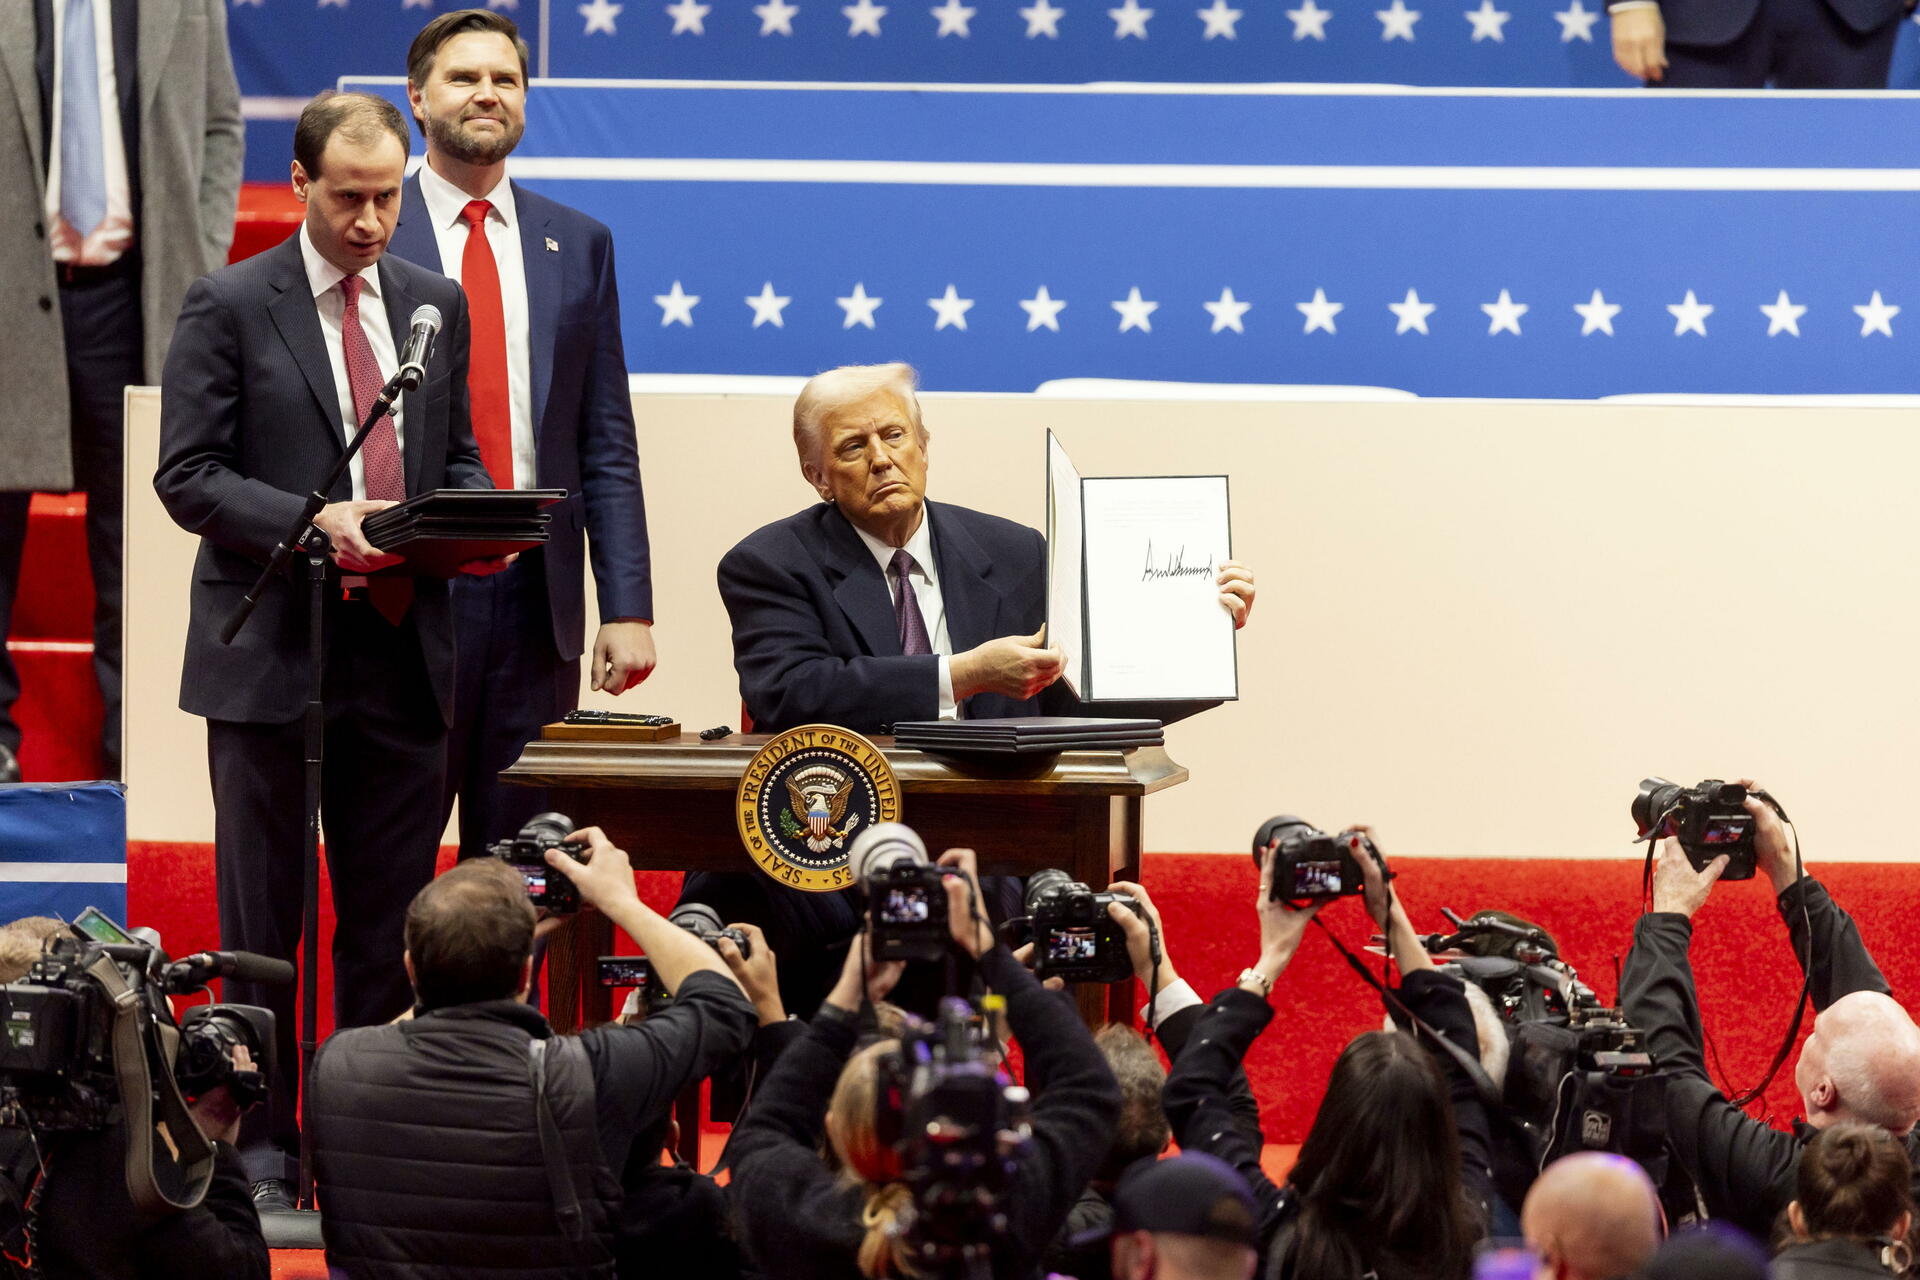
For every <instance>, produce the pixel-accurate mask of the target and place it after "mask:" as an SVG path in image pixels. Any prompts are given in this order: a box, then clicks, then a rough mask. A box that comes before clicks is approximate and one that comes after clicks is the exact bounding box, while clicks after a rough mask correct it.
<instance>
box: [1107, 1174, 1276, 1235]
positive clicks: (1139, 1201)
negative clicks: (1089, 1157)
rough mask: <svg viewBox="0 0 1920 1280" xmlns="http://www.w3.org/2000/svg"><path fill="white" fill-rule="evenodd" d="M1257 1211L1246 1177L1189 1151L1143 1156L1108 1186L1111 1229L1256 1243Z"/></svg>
mask: <svg viewBox="0 0 1920 1280" xmlns="http://www.w3.org/2000/svg"><path fill="white" fill-rule="evenodd" d="M1258 1217H1259V1211H1258V1210H1257V1209H1256V1207H1255V1206H1254V1203H1253V1192H1252V1191H1250V1190H1249V1189H1248V1187H1247V1180H1246V1179H1245V1178H1243V1177H1241V1176H1240V1173H1239V1171H1238V1170H1236V1169H1235V1168H1234V1167H1233V1166H1232V1165H1230V1164H1228V1163H1227V1162H1226V1161H1224V1160H1221V1159H1219V1158H1218V1157H1216V1156H1210V1155H1207V1154H1205V1153H1204V1152H1198V1151H1189V1152H1184V1153H1182V1154H1180V1155H1177V1156H1173V1157H1170V1158H1168V1159H1166V1160H1142V1161H1140V1162H1139V1163H1138V1164H1135V1165H1134V1166H1133V1167H1132V1168H1130V1169H1128V1170H1127V1171H1126V1173H1125V1174H1123V1175H1121V1178H1120V1184H1119V1185H1118V1186H1117V1187H1115V1188H1114V1191H1113V1229H1114V1230H1115V1231H1116V1232H1120V1231H1164V1232H1169V1233H1172V1234H1174V1235H1183V1236H1204V1237H1205V1238H1207V1239H1209V1240H1222V1241H1225V1242H1227V1243H1229V1244H1238V1245H1244V1246H1246V1247H1247V1248H1249V1249H1255V1248H1258V1247H1259V1238H1258V1229H1257V1225H1256V1224H1257V1220H1258Z"/></svg>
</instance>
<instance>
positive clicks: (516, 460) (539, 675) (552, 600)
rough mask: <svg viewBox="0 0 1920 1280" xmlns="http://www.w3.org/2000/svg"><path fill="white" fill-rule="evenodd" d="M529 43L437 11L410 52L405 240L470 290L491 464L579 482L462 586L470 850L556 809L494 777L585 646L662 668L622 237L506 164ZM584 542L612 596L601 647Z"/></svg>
mask: <svg viewBox="0 0 1920 1280" xmlns="http://www.w3.org/2000/svg"><path fill="white" fill-rule="evenodd" d="M527 56H528V50H527V44H526V41H524V40H522V39H521V38H520V32H519V29H518V28H517V27H516V26H515V25H514V23H513V20H512V19H510V18H508V17H506V16H504V15H502V14H499V13H494V12H491V11H489V10H487V9H463V10H460V11H458V12H453V13H443V14H441V15H440V16H439V17H437V18H435V19H433V20H432V21H431V22H429V23H427V25H426V26H425V27H423V28H422V29H421V31H420V34H419V35H418V36H416V37H414V41H413V46H412V48H410V49H409V50H408V51H407V97H408V100H409V101H410V102H411V104H412V107H413V115H414V120H415V121H416V122H417V123H418V124H419V126H420V131H421V133H422V134H424V135H425V137H426V146H427V158H426V159H427V162H426V164H424V165H422V166H421V168H420V171H419V172H418V173H416V174H415V175H414V176H413V177H412V178H410V179H408V181H407V186H406V199H405V200H404V202H403V211H402V213H401V216H400V221H399V224H398V225H397V226H395V228H394V231H393V252H394V254H395V255H396V256H398V257H402V258H406V259H407V260H408V261H411V262H418V263H421V264H423V265H425V266H427V267H429V268H431V269H433V270H435V271H441V272H444V273H445V274H446V275H448V276H449V277H451V278H452V279H455V280H458V281H459V282H460V284H461V287H462V288H463V289H464V290H465V291H466V295H467V304H468V307H469V308H470V311H471V317H472V325H471V334H472V337H471V352H470V359H469V363H468V368H467V378H468V381H469V385H470V386H471V389H472V410H473V434H474V438H475V439H476V440H477V441H478V442H479V445H480V456H481V458H482V459H483V460H484V461H485V462H486V465H487V472H488V474H489V475H491V476H493V478H494V479H495V480H496V481H497V482H498V483H499V485H500V487H501V488H514V487H518V488H522V489H528V488H535V487H538V488H542V489H565V490H566V491H567V499H566V501H565V502H564V503H562V504H560V505H559V506H556V507H554V508H552V512H553V523H552V526H551V530H552V538H551V540H550V541H549V542H548V543H547V544H546V545H545V546H543V547H540V548H538V549H536V550H534V551H531V552H529V553H527V554H526V555H523V556H521V557H520V560H519V562H518V563H517V564H515V565H514V567H513V568H512V569H511V570H509V571H508V572H506V573H503V574H500V575H499V576H498V577H494V578H488V579H485V580H473V581H467V582H458V583H455V584H454V588H453V616H454V631H455V634H456V636H457V637H458V640H459V643H458V645H457V646H456V648H457V663H458V665H457V673H458V674H457V681H456V686H455V687H456V696H455V698H454V721H453V729H452V733H451V734H450V736H449V738H448V744H447V789H446V808H447V809H450V808H451V807H452V806H453V801H454V797H455V796H456V795H457V796H458V797H459V800H460V856H461V857H462V858H471V857H475V856H477V855H479V854H481V853H484V852H485V849H486V845H487V844H488V842H490V841H493V840H497V839H500V838H501V837H503V836H507V835H511V834H512V833H513V832H514V831H516V830H518V829H519V827H520V825H521V823H522V822H524V821H525V820H526V819H527V818H529V817H531V816H532V815H534V814H535V813H538V812H540V811H541V810H543V809H545V808H547V807H549V806H548V805H547V804H546V803H544V800H545V796H544V794H543V793H542V792H541V791H539V790H538V789H537V788H531V787H517V786H516V787H508V786H502V785H501V784H500V781H499V774H500V771H501V770H503V769H505V768H506V767H507V766H508V765H510V764H512V763H513V762H514V761H515V760H517V759H519V757H520V751H521V749H522V748H523V747H525V746H526V744H527V743H528V741H529V740H531V739H532V738H533V737H534V735H535V734H537V733H538V732H539V731H540V726H541V725H544V724H549V723H551V722H553V721H555V720H558V719H559V718H560V717H561V716H562V715H564V714H566V713H567V712H568V711H570V710H572V709H573V708H574V707H577V706H578V705H579V697H580V655H581V653H582V652H583V651H585V652H587V654H588V675H589V677H590V681H591V685H592V687H593V688H594V689H603V690H605V691H607V692H608V693H613V694H619V693H623V692H625V691H626V690H627V689H629V688H631V687H632V686H633V685H636V684H639V683H640V682H641V681H642V680H645V679H646V678H647V676H648V674H649V673H651V672H652V670H653V665H654V650H653V633H652V621H651V620H652V618H653V580H652V565H651V561H650V559H649V556H648V549H647V517H646V504H645V501H644V499H643V498H642V496H641V489H640V459H639V452H638V449H637V446H636V443H635V439H634V425H633V409H632V402H631V401H630V400H629V399H628V394H627V361H626V352H625V350H624V349H623V347H622V345H621V341H620V300H619V293H618V289H617V286H616V284H615V282H614V273H613V237H612V236H611V234H610V233H609V232H608V231H607V228H606V227H605V226H604V225H602V224H601V223H600V222H597V221H595V220H594V219H592V218H590V217H588V216H587V215H585V214H583V213H580V212H579V211H577V210H574V209H570V208H568V207H567V206H565V205H562V204H558V203H556V202H554V201H552V200H548V199H547V198H545V197H544V196H541V195H538V194H536V193H534V192H532V191H529V190H527V189H526V188H525V187H523V186H521V185H520V184H519V183H517V182H511V181H509V180H508V178H507V157H508V156H509V155H510V154H512V152H513V149H514V147H515V146H516V145H518V143H519V141H520V137H521V134H522V133H523V132H525V130H526V93H527ZM583 535H588V536H583ZM583 542H585V543H586V544H587V545H586V547H585V550H590V551H591V552H592V557H593V580H594V586H595V590H596V594H597V596H598V600H599V605H600V628H599V631H598V632H597V633H596V634H595V636H594V639H593V645H592V647H591V649H590V650H589V649H588V648H587V646H586V645H585V643H584V641H585V638H586V635H585V631H586V617H585V613H586V605H585V598H584V595H585V593H584V586H585V565H584V563H583V560H584V558H585V557H584V555H583V546H582V543H583ZM445 812H446V809H443V810H442V813H443V815H444V813H445Z"/></svg>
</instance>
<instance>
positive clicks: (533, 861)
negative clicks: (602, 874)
mask: <svg viewBox="0 0 1920 1280" xmlns="http://www.w3.org/2000/svg"><path fill="white" fill-rule="evenodd" d="M572 834H573V819H572V818H569V817H568V816H567V815H566V814H564V813H536V814H534V815H533V816H532V817H531V818H528V819H527V823H526V825H525V826H523V827H521V828H520V834H519V835H516V836H513V837H511V838H509V839H506V840H496V841H495V842H494V843H492V844H490V845H488V846H487V852H488V853H490V854H492V855H493V856H494V857H496V858H498V859H500V861H502V862H504V863H506V864H507V865H508V866H510V867H512V868H513V869H514V870H515V871H518V872H519V873H520V879H521V880H522V881H524V882H525V883H526V886H527V901H528V902H531V903H532V904H533V905H534V907H535V908H545V909H546V910H547V911H548V912H549V913H551V914H553V915H556V916H565V915H572V914H573V913H574V912H576V911H578V910H579V909H580V889H579V887H578V886H577V885H575V884H574V883H573V881H571V880H569V879H567V877H566V876H565V875H563V874H561V873H560V872H558V871H555V870H554V869H553V868H552V867H550V866H548V865H547V850H549V849H558V850H560V852H562V853H564V854H566V855H567V856H568V857H570V858H572V859H573V860H574V861H575V862H585V861H586V860H587V846H585V845H583V844H572V843H569V842H568V840H567V837H568V836H570V835H572Z"/></svg>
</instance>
